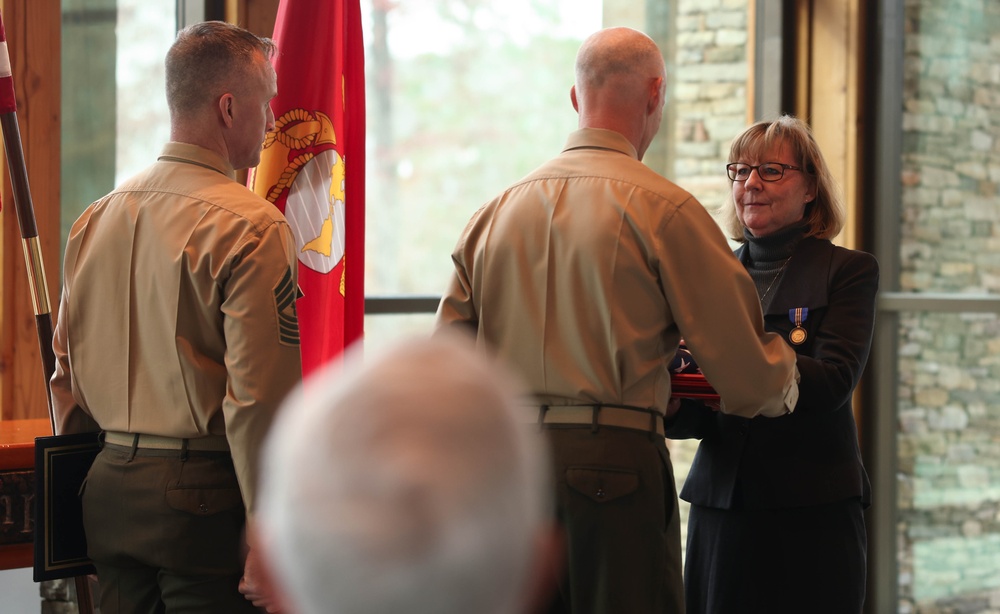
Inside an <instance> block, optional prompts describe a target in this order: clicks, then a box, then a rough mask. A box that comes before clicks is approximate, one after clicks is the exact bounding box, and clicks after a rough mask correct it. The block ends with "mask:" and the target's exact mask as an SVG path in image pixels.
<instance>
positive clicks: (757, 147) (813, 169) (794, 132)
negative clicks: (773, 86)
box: [719, 115, 845, 243]
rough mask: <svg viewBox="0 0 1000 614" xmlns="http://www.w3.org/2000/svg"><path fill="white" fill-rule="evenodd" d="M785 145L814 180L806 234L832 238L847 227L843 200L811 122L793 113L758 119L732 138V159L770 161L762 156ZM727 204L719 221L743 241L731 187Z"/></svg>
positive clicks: (733, 235) (732, 235)
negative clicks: (814, 134) (817, 142)
mask: <svg viewBox="0 0 1000 614" xmlns="http://www.w3.org/2000/svg"><path fill="white" fill-rule="evenodd" d="M782 145H785V146H787V147H788V149H789V150H790V152H791V154H792V156H793V158H794V161H795V165H796V166H798V167H800V168H802V169H803V172H804V173H806V174H807V175H808V176H809V177H810V178H811V179H812V181H813V182H814V183H815V189H816V197H815V198H814V199H813V200H812V201H811V202H809V203H807V204H806V210H805V215H804V220H805V222H806V224H807V229H806V236H807V237H819V238H821V239H832V238H833V237H835V236H837V235H838V234H839V233H840V231H841V230H842V229H843V227H844V217H845V213H844V201H843V198H842V197H841V195H840V190H839V189H838V187H837V183H836V182H835V181H834V179H833V175H831V174H830V168H829V167H828V166H827V165H826V160H825V159H824V158H823V153H822V152H821V151H820V149H819V145H817V144H816V139H815V138H813V134H812V130H811V129H810V128H809V124H807V123H805V122H804V121H802V120H801V119H798V118H796V117H792V116H791V115H782V116H781V117H779V118H778V119H776V120H774V121H760V122H757V123H756V124H754V125H752V126H750V127H749V128H747V129H746V130H744V131H743V133H742V134H740V135H739V136H737V137H736V138H735V139H734V140H733V144H732V146H731V147H730V148H729V162H730V163H733V162H748V161H757V162H758V163H760V162H769V161H770V160H762V159H761V156H764V155H765V154H766V153H767V152H769V151H772V150H774V149H777V148H779V147H781V146H782ZM731 181H732V180H730V183H731ZM726 204H727V206H726V207H723V209H722V212H721V213H720V214H719V217H720V225H721V226H722V229H723V230H724V231H725V232H726V233H728V234H729V237H730V238H731V239H733V240H734V241H739V242H741V243H742V242H743V241H745V240H746V239H745V238H744V236H743V228H744V227H743V224H742V223H741V222H740V220H739V218H738V217H736V203H735V202H733V192H732V190H730V191H729V196H728V197H726Z"/></svg>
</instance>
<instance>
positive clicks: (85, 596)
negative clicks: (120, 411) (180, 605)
mask: <svg viewBox="0 0 1000 614" xmlns="http://www.w3.org/2000/svg"><path fill="white" fill-rule="evenodd" d="M0 130H2V132H3V146H4V153H5V154H6V158H7V170H8V172H9V173H10V183H11V191H12V193H13V196H14V209H15V210H16V211H17V223H18V226H19V227H20V229H21V247H22V248H23V250H24V264H25V266H26V267H27V272H28V286H29V289H30V291H31V304H32V307H33V308H34V310H35V328H36V330H37V331H38V349H39V352H40V355H41V360H42V374H43V376H44V378H45V379H44V385H45V400H46V405H47V407H48V412H49V425H50V426H51V427H52V433H53V434H55V432H56V419H55V411H54V408H53V406H52V391H51V390H50V388H49V381H51V379H52V374H53V373H54V372H55V368H56V358H55V353H54V352H53V350H52V311H51V308H50V303H49V287H48V284H47V282H46V279H45V265H44V263H43V262H42V250H41V246H40V244H39V241H38V227H37V225H36V224H35V207H34V204H33V203H32V201H31V189H30V188H29V187H28V168H27V165H26V164H25V162H24V148H23V147H22V145H21V130H20V128H19V127H18V125H17V100H16V97H15V94H14V80H13V76H12V74H11V70H10V55H9V54H8V53H7V35H6V33H5V32H4V28H3V19H2V17H0ZM35 479H41V478H40V477H39V476H35ZM74 580H75V582H76V597H77V610H78V611H79V612H80V614H92V613H93V611H94V604H93V599H92V597H91V593H90V580H89V579H88V578H87V577H86V576H76V577H75V578H74Z"/></svg>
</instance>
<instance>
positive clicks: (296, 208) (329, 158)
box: [250, 109, 345, 295]
mask: <svg viewBox="0 0 1000 614" xmlns="http://www.w3.org/2000/svg"><path fill="white" fill-rule="evenodd" d="M336 144H337V135H336V131H335V130H334V126H333V122H332V121H331V120H330V117H329V116H327V115H326V114H325V113H321V112H319V111H312V112H309V111H306V110H304V109H292V110H290V111H288V112H286V113H284V114H282V116H281V117H279V118H277V119H276V120H275V122H274V130H272V131H271V132H268V133H267V136H266V137H265V139H264V148H263V151H262V152H261V163H260V164H259V165H258V166H257V168H256V169H255V170H254V171H253V173H252V174H251V177H250V188H251V189H252V190H253V191H254V192H256V193H257V194H261V195H262V196H264V197H265V198H267V200H269V201H270V202H272V203H274V204H275V205H278V206H279V207H281V204H282V201H283V202H284V213H285V218H286V219H287V220H288V224H289V225H290V226H291V228H292V232H293V233H294V234H295V241H296V249H297V252H298V258H299V262H301V263H302V264H303V265H305V266H307V267H309V268H310V269H312V270H314V271H316V272H317V273H322V274H327V273H329V272H330V271H332V270H333V269H334V268H335V267H336V266H337V265H338V264H339V263H340V261H341V260H342V259H343V257H344V236H345V235H344V176H345V175H344V159H343V158H342V157H341V156H340V154H339V153H338V152H337V150H336V149H335V146H336ZM281 162H283V163H284V166H282V164H281ZM263 190H267V194H263ZM340 293H341V295H343V294H344V275H343V272H342V273H341V279H340Z"/></svg>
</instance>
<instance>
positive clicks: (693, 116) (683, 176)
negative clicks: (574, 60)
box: [665, 0, 749, 544]
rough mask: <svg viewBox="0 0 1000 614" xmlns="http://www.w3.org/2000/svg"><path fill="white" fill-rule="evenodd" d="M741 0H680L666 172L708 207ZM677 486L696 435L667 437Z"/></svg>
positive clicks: (725, 152) (735, 86) (738, 91)
mask: <svg viewBox="0 0 1000 614" xmlns="http://www.w3.org/2000/svg"><path fill="white" fill-rule="evenodd" d="M748 10H749V9H748V5H747V1H746V0H680V1H679V2H678V4H677V12H676V15H677V17H676V19H677V29H676V54H675V56H674V62H673V64H672V66H670V68H671V69H672V70H671V72H672V75H673V83H672V84H671V86H672V89H671V98H670V100H668V103H667V104H668V105H671V106H672V108H671V109H670V110H669V112H670V115H669V117H673V118H674V122H675V124H674V130H673V133H674V150H673V155H672V156H671V157H672V160H673V168H671V169H667V172H666V173H665V174H666V176H667V177H668V178H670V179H672V180H674V181H676V182H677V183H678V184H679V185H681V186H682V187H684V188H685V189H686V190H688V191H689V192H691V193H692V194H693V195H694V196H695V197H696V198H697V199H698V200H699V201H700V202H701V203H702V204H703V205H704V206H705V208H706V209H708V210H709V212H712V213H716V212H718V211H719V210H720V209H721V208H722V207H723V206H725V199H726V196H727V195H728V194H729V180H728V178H727V177H726V170H725V165H726V162H728V157H729V145H730V143H731V141H732V139H733V138H734V137H735V136H736V135H737V134H739V133H740V132H741V131H742V130H743V129H744V128H746V126H747V123H746V113H747V79H748V75H749V69H748V66H747V42H748V40H749V37H748V35H747V27H748V21H749V20H748ZM667 444H668V447H669V448H670V453H671V457H672V460H673V465H674V476H675V478H676V481H677V489H678V491H680V488H681V486H682V485H683V483H684V478H685V477H686V476H687V473H688V470H689V469H690V467H691V461H692V459H693V458H694V453H695V451H696V450H697V448H698V441H697V440H683V441H672V440H667ZM688 507H689V506H688V504H687V503H685V502H683V501H681V507H680V511H681V539H682V541H681V543H682V544H683V543H686V535H687V511H688Z"/></svg>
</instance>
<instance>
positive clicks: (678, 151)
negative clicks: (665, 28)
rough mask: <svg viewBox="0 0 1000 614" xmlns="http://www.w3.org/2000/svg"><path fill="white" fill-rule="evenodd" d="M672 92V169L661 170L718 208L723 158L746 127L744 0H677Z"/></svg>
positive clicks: (725, 187)
mask: <svg viewBox="0 0 1000 614" xmlns="http://www.w3.org/2000/svg"><path fill="white" fill-rule="evenodd" d="M677 5H678V6H677V9H678V10H677V32H676V54H675V57H674V64H673V66H672V68H673V80H674V83H673V84H672V90H671V94H672V98H671V100H669V101H668V104H669V105H671V107H672V108H671V112H672V113H673V117H674V118H675V127H674V144H675V145H674V147H675V149H674V155H673V161H674V165H673V169H672V172H668V173H667V176H668V177H670V178H672V179H675V180H676V181H677V183H679V184H680V185H681V186H683V187H684V188H685V189H687V190H688V191H689V192H691V193H692V194H694V195H695V196H696V197H697V198H698V200H700V201H701V203H702V204H703V205H705V207H706V208H707V209H708V210H709V211H711V212H716V211H718V210H719V209H720V208H721V207H722V206H723V205H724V204H725V198H726V195H727V194H728V193H729V180H728V179H727V178H726V169H725V164H726V162H727V161H728V156H729V145H730V143H731V142H732V139H733V138H734V137H735V136H736V135H737V134H739V133H740V132H741V131H743V129H744V128H746V127H747V120H746V114H747V77H748V73H749V71H748V67H747V42H748V40H749V36H748V34H747V27H748V22H749V20H748V12H747V11H748V6H747V1H746V0H680V1H679V2H678V3H677Z"/></svg>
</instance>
